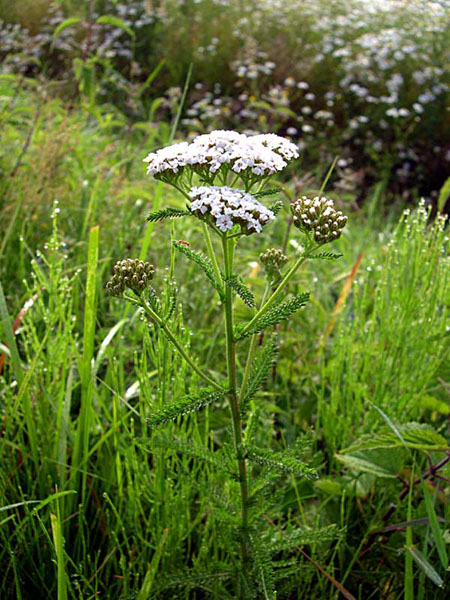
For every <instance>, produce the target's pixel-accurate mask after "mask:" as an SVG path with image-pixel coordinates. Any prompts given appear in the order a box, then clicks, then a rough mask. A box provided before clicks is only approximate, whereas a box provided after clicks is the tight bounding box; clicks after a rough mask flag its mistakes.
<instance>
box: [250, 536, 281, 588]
mask: <svg viewBox="0 0 450 600" xmlns="http://www.w3.org/2000/svg"><path fill="white" fill-rule="evenodd" d="M249 538H250V544H251V549H252V558H253V561H254V563H253V571H254V573H255V580H256V581H257V583H258V588H259V589H260V591H261V594H262V595H263V597H264V598H267V600H276V598H277V593H276V589H275V573H274V569H273V563H272V558H271V554H270V551H269V548H268V544H266V543H265V541H264V540H262V539H261V538H260V537H259V536H258V535H255V534H254V535H250V536H249Z"/></svg>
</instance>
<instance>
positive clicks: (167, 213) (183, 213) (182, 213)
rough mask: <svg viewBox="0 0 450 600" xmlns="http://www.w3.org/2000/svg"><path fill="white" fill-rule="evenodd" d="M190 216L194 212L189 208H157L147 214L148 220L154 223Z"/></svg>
mask: <svg viewBox="0 0 450 600" xmlns="http://www.w3.org/2000/svg"><path fill="white" fill-rule="evenodd" d="M188 216H192V213H191V212H190V211H189V210H180V209H177V208H162V209H161V210H157V211H155V212H152V213H150V214H149V215H148V216H147V221H150V223H154V222H156V221H164V220H165V219H175V218H178V217H188Z"/></svg>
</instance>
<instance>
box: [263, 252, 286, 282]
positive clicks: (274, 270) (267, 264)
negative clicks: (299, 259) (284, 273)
mask: <svg viewBox="0 0 450 600" xmlns="http://www.w3.org/2000/svg"><path fill="white" fill-rule="evenodd" d="M259 259H260V261H261V262H262V264H263V265H264V269H265V271H266V273H267V275H268V277H269V278H270V279H275V278H278V277H280V275H281V269H282V268H283V267H284V265H285V264H286V263H287V260H288V258H287V256H286V255H285V254H283V252H282V251H281V250H277V249H276V248H270V249H269V250H266V251H265V252H261V254H260V255H259Z"/></svg>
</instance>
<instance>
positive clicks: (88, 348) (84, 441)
mask: <svg viewBox="0 0 450 600" xmlns="http://www.w3.org/2000/svg"><path fill="white" fill-rule="evenodd" d="M98 241H99V227H98V226H95V227H92V228H91V230H90V234H89V245H88V264H87V279H86V302H85V307H84V328H83V355H82V357H81V364H80V377H81V406H80V416H79V419H78V427H77V432H76V437H75V444H74V450H73V459H72V466H73V468H74V476H77V471H78V470H81V471H82V473H83V475H82V497H83V498H84V495H85V491H86V469H85V468H81V467H82V465H85V463H86V462H87V458H88V450H89V428H90V420H91V409H92V406H91V402H92V395H93V377H92V373H91V369H92V367H91V364H92V358H93V356H94V336H95V319H96V287H97V266H98Z"/></svg>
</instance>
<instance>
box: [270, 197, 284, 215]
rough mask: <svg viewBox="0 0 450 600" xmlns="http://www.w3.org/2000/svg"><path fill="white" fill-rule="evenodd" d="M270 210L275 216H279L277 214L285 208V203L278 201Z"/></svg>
mask: <svg viewBox="0 0 450 600" xmlns="http://www.w3.org/2000/svg"><path fill="white" fill-rule="evenodd" d="M269 208H270V210H271V211H272V212H273V214H274V215H275V216H277V214H278V213H279V212H280V210H281V209H282V208H283V201H282V200H277V201H276V202H274V203H273V204H272V206H270V207H269Z"/></svg>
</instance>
